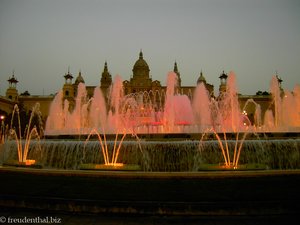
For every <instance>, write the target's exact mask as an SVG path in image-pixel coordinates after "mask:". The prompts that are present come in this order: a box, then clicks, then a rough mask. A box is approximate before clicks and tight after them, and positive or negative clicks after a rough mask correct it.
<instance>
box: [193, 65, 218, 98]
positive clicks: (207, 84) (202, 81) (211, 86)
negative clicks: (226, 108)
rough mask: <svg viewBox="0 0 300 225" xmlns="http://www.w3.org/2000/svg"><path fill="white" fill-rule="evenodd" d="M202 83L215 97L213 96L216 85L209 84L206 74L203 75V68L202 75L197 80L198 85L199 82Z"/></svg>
mask: <svg viewBox="0 0 300 225" xmlns="http://www.w3.org/2000/svg"><path fill="white" fill-rule="evenodd" d="M201 83H203V84H204V86H205V88H206V90H207V91H208V93H209V95H210V96H211V97H213V96H214V85H212V84H209V83H207V82H206V79H205V77H204V75H203V72H202V70H201V72H200V76H199V78H198V80H197V85H198V84H201Z"/></svg>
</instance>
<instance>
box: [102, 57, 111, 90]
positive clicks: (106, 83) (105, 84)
mask: <svg viewBox="0 0 300 225" xmlns="http://www.w3.org/2000/svg"><path fill="white" fill-rule="evenodd" d="M111 84H112V78H111V74H110V73H109V72H108V68H107V62H106V61H105V63H104V69H103V72H102V75H101V80H100V87H101V90H102V91H103V93H106V92H107V89H108V88H109V87H110V86H111Z"/></svg>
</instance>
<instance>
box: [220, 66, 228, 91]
mask: <svg viewBox="0 0 300 225" xmlns="http://www.w3.org/2000/svg"><path fill="white" fill-rule="evenodd" d="M219 78H220V81H221V83H220V86H219V92H220V93H222V92H225V91H226V87H227V78H228V75H227V74H226V73H225V72H224V70H223V73H222V74H221V75H220V76H219Z"/></svg>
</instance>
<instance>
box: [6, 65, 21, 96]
mask: <svg viewBox="0 0 300 225" xmlns="http://www.w3.org/2000/svg"><path fill="white" fill-rule="evenodd" d="M7 81H8V88H7V90H6V97H7V98H9V99H10V100H12V101H18V95H19V94H18V90H17V83H18V82H19V81H18V80H17V79H16V78H15V74H14V71H13V74H12V77H9V79H8V80H7Z"/></svg>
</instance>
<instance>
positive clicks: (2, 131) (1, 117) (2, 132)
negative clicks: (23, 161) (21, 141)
mask: <svg viewBox="0 0 300 225" xmlns="http://www.w3.org/2000/svg"><path fill="white" fill-rule="evenodd" d="M4 119H5V116H4V115H0V121H1V129H0V144H3V143H4V135H5V124H4Z"/></svg>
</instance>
